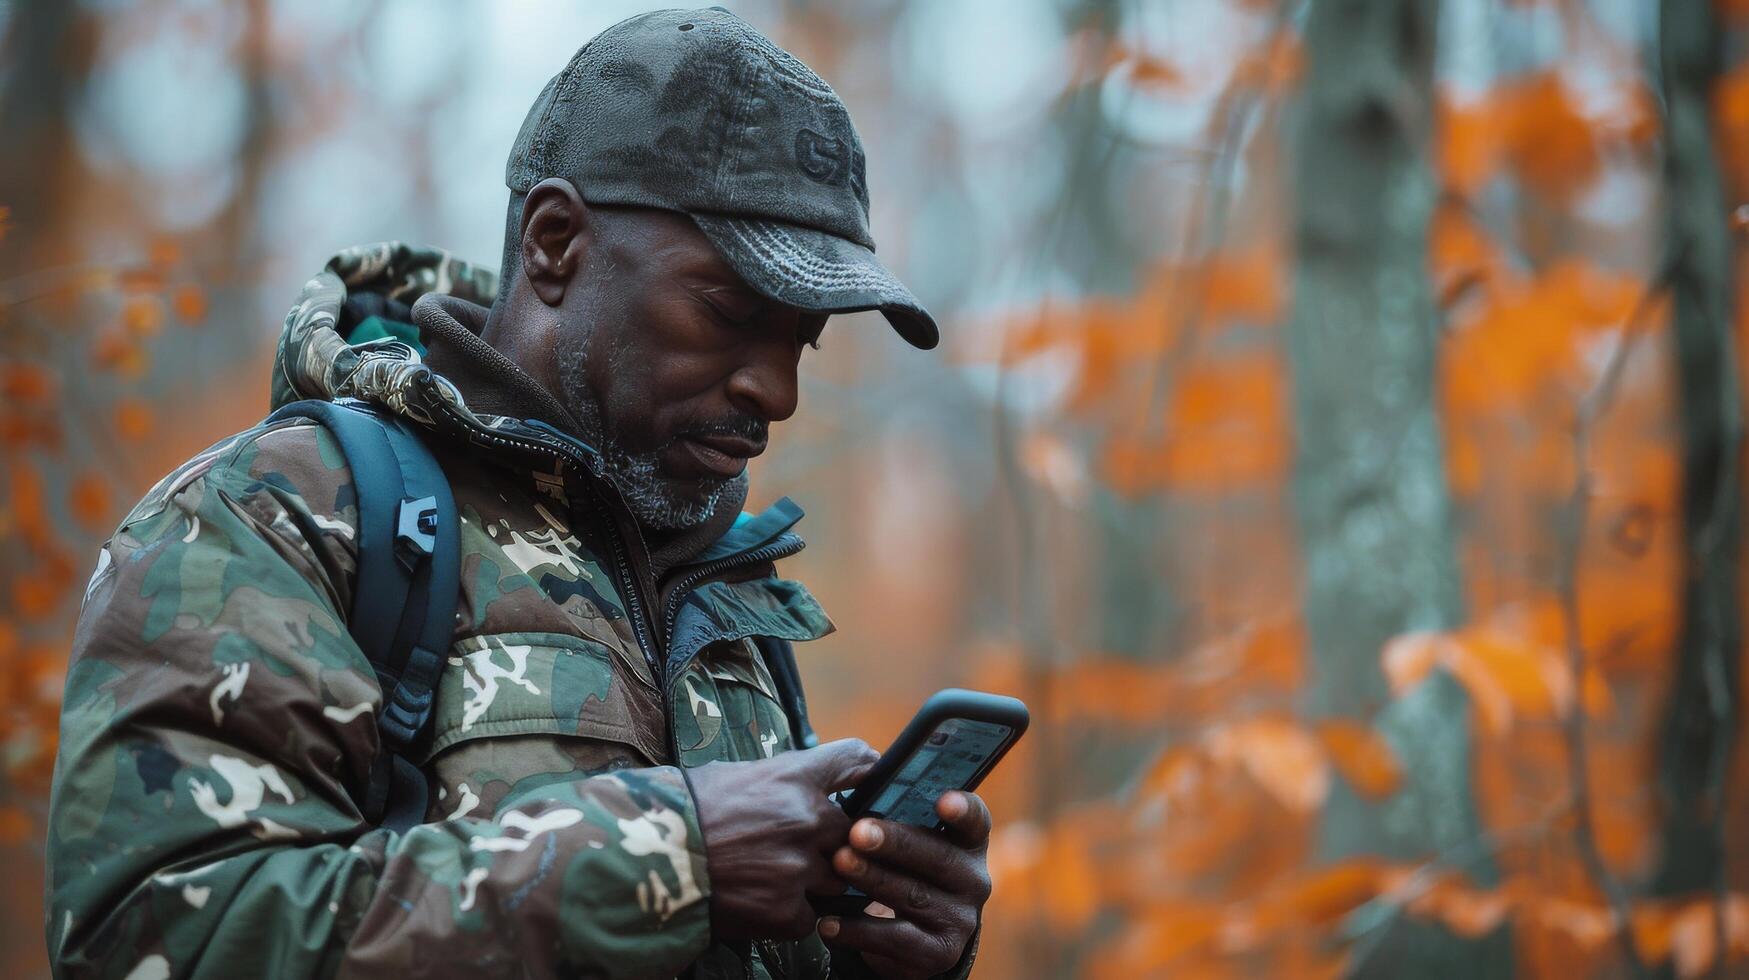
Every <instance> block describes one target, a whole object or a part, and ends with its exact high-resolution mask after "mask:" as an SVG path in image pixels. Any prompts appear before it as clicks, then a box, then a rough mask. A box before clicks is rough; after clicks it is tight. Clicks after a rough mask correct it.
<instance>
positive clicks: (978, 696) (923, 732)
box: [813, 687, 1032, 915]
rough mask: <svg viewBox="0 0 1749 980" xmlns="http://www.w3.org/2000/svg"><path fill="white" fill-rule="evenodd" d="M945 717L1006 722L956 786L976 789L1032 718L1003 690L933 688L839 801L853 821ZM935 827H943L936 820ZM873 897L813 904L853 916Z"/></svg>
mask: <svg viewBox="0 0 1749 980" xmlns="http://www.w3.org/2000/svg"><path fill="white" fill-rule="evenodd" d="M949 718H967V719H970V720H972V721H984V722H991V723H993V724H997V725H1004V726H1007V727H1008V728H1009V729H1010V730H1011V732H1010V734H1009V736H1008V738H1007V739H1006V740H1004V741H1003V743H1002V745H1001V747H1000V748H998V749H997V750H996V751H995V752H994V753H992V754H991V755H990V756H989V758H987V759H985V760H984V762H983V764H982V765H980V766H979V767H978V770H977V771H976V772H974V773H973V774H972V776H971V778H970V779H968V780H966V782H965V784H964V785H962V786H960V787H959V788H960V789H963V790H966V791H968V792H969V791H971V790H975V789H977V788H978V785H979V784H980V783H982V782H983V781H984V777H985V776H988V775H989V774H990V772H991V770H993V769H995V768H996V764H997V763H999V762H1001V761H1002V757H1003V756H1005V755H1007V754H1008V750H1009V749H1011V748H1013V747H1014V743H1016V742H1018V741H1020V736H1022V735H1024V734H1026V726H1027V724H1028V723H1029V722H1030V721H1031V720H1032V718H1031V715H1030V714H1029V713H1028V712H1027V710H1026V705H1025V704H1024V703H1023V702H1022V701H1020V699H1018V698H1011V697H1006V696H1004V695H1001V694H986V693H984V692H983V691H967V690H963V689H961V688H957V687H950V688H946V689H944V690H941V691H937V692H936V693H935V694H934V695H932V696H931V697H930V698H929V700H927V701H925V702H923V707H921V708H919V709H917V714H916V715H915V716H913V717H912V718H911V721H910V723H909V724H907V725H906V726H905V730H904V731H902V732H900V733H899V737H898V738H896V739H894V740H893V744H892V745H891V746H889V747H888V748H887V750H886V751H885V752H883V753H881V757H880V760H879V761H877V762H876V763H875V765H874V768H873V769H871V770H869V773H868V775H867V776H864V777H863V779H862V782H860V783H858V784H857V786H856V788H855V789H854V790H852V791H851V792H850V794H849V795H848V796H847V797H845V798H844V799H843V801H842V803H841V805H842V806H843V808H844V812H845V813H846V814H847V815H848V816H849V817H850V818H851V819H852V820H855V819H856V818H857V817H860V816H862V814H863V812H864V811H865V810H867V809H868V807H869V804H871V803H873V802H874V801H875V800H877V799H879V798H880V795H881V791H882V790H884V789H885V788H886V785H887V783H888V782H890V781H891V780H892V778H893V776H894V775H895V774H897V773H898V772H899V770H900V769H902V768H903V767H904V765H905V763H906V762H907V761H908V760H910V758H911V756H912V755H913V754H914V753H915V752H916V751H917V750H918V749H919V748H921V747H922V746H923V744H924V743H925V741H926V740H927V739H928V738H929V736H930V734H931V733H933V732H934V731H935V730H936V729H937V728H939V727H940V726H941V723H942V722H944V721H946V720H947V719H949ZM934 829H936V830H940V829H942V826H941V825H940V824H937V825H936V826H935V828H934ZM870 901H871V899H869V898H868V897H867V896H865V895H861V894H859V893H852V894H846V895H832V896H824V897H815V898H814V899H813V904H814V908H815V910H816V911H818V912H819V913H820V914H821V915H857V914H860V913H861V912H862V910H863V908H864V907H865V906H867V905H868V903H869V902H870Z"/></svg>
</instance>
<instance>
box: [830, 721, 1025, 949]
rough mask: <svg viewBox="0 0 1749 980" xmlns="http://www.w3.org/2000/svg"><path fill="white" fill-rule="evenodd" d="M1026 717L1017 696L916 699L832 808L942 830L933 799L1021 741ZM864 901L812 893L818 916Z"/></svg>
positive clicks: (972, 782) (976, 778)
mask: <svg viewBox="0 0 1749 980" xmlns="http://www.w3.org/2000/svg"><path fill="white" fill-rule="evenodd" d="M1030 720H1031V716H1030V715H1029V714H1028V713H1027V710H1026V705H1025V704H1023V703H1022V702H1021V701H1020V700H1019V699H1017V698H1010V697H1004V696H1003V695H1000V694H985V693H984V692H982V691H965V690H961V689H959V688H952V687H950V688H948V689H946V690H943V691H938V692H936V694H935V695H934V696H932V697H931V698H930V699H929V700H928V701H925V702H923V707H922V708H919V709H918V711H917V714H916V716H915V717H913V718H912V719H911V722H910V724H908V725H906V726H905V730H904V731H902V732H900V733H899V737H898V738H897V739H896V740H895V741H894V742H893V744H892V746H891V747H890V748H888V749H887V751H886V752H884V753H882V754H881V757H880V760H879V761H878V762H876V763H875V766H874V768H873V769H871V770H869V774H868V775H867V776H864V777H863V780H862V782H860V783H858V784H857V786H856V788H855V789H853V790H851V791H850V792H849V793H848V794H844V795H843V796H842V797H841V798H840V799H839V805H840V806H842V807H843V808H844V812H845V813H846V814H848V815H849V816H850V818H851V819H852V820H855V819H857V818H859V817H879V818H882V819H886V820H892V821H895V822H897V823H903V824H909V825H911V826H913V827H926V828H929V829H931V830H943V829H945V825H944V824H943V823H942V822H941V818H940V817H939V816H937V815H936V813H935V802H936V801H937V800H939V799H941V795H942V794H943V793H946V792H948V791H949V790H956V789H959V790H967V791H970V790H974V789H977V788H978V784H979V783H981V782H983V781H984V777H985V776H988V775H989V774H990V771H991V770H992V769H995V768H996V763H998V762H1000V761H1002V756H1004V755H1005V754H1007V752H1008V750H1009V749H1011V748H1013V747H1014V743H1015V742H1018V741H1020V736H1021V735H1022V734H1024V733H1025V732H1026V726H1027V723H1028V722H1029V721H1030ZM869 902H870V899H869V897H868V896H867V895H864V894H862V893H861V892H860V891H857V890H856V889H854V888H852V889H851V890H850V891H848V892H846V893H844V894H843V895H835V896H832V897H830V898H816V899H815V900H814V906H815V908H817V909H820V910H821V912H822V914H839V915H845V914H851V913H854V912H860V911H862V909H863V908H865V907H866V906H867V905H868V903H869Z"/></svg>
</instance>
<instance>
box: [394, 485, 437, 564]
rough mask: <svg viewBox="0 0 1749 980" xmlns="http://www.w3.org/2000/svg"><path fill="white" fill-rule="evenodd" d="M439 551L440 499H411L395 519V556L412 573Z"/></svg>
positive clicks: (404, 502) (403, 504)
mask: <svg viewBox="0 0 1749 980" xmlns="http://www.w3.org/2000/svg"><path fill="white" fill-rule="evenodd" d="M436 549H437V498H436V497H417V498H414V497H408V498H407V499H406V500H403V501H401V508H400V511H399V513H398V514H397V516H396V518H395V556H396V557H397V558H399V559H400V560H401V564H402V565H403V566H404V567H405V568H406V569H407V570H408V571H412V569H413V567H414V566H415V565H417V564H418V563H419V560H420V559H422V558H430V557H431V553H432V552H433V551H435V550H436Z"/></svg>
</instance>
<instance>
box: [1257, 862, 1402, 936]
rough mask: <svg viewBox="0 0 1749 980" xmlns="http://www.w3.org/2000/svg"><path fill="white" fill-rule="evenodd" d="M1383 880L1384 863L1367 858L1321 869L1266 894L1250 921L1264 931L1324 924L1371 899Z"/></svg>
mask: <svg viewBox="0 0 1749 980" xmlns="http://www.w3.org/2000/svg"><path fill="white" fill-rule="evenodd" d="M1384 881H1385V876H1384V866H1383V865H1381V864H1379V863H1378V862H1377V861H1374V860H1371V859H1367V858H1355V859H1350V860H1347V861H1343V862H1341V863H1338V864H1333V865H1330V866H1328V867H1324V868H1320V869H1317V870H1315V871H1312V872H1310V873H1308V874H1306V875H1304V876H1302V877H1299V878H1297V879H1296V880H1293V881H1291V882H1289V883H1287V884H1286V885H1285V886H1283V887H1281V888H1279V889H1277V890H1275V891H1274V892H1272V893H1271V894H1269V895H1267V896H1265V897H1264V898H1263V899H1262V900H1261V901H1260V902H1259V903H1258V905H1257V908H1256V910H1255V913H1254V922H1253V924H1254V926H1255V927H1256V928H1257V929H1259V930H1261V931H1263V932H1270V931H1275V930H1280V929H1285V928H1290V927H1293V926H1306V925H1311V926H1319V925H1324V924H1327V923H1330V922H1333V921H1335V920H1336V919H1339V918H1341V917H1342V916H1344V915H1347V914H1348V913H1349V912H1352V911H1354V910H1355V909H1356V908H1358V907H1359V906H1361V905H1362V904H1364V903H1366V902H1369V901H1371V900H1372V899H1373V898H1374V897H1376V896H1377V895H1378V894H1379V893H1380V892H1381V891H1382V890H1383V886H1384Z"/></svg>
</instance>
